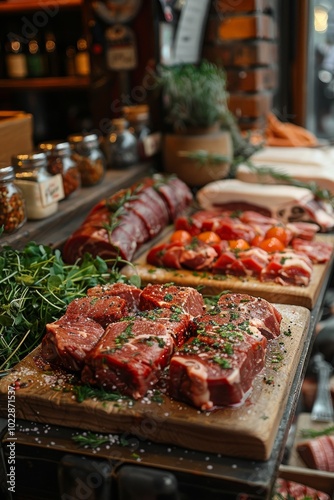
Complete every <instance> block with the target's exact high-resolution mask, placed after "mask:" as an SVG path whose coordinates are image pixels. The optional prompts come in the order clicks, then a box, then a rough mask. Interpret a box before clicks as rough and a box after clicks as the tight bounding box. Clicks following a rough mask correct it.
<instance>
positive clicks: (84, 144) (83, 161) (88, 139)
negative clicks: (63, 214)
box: [68, 134, 106, 187]
mask: <svg viewBox="0 0 334 500" xmlns="http://www.w3.org/2000/svg"><path fill="white" fill-rule="evenodd" d="M68 141H69V143H70V146H71V151H72V159H73V160H74V161H75V163H76V164H77V167H78V169H79V172H80V176H81V185H82V186H84V187H89V186H95V185H96V184H98V183H99V182H101V181H102V179H103V178H104V175H105V170H106V165H105V158H104V155H103V153H102V151H101V149H100V146H99V139H98V136H97V135H96V134H87V135H84V134H72V135H70V136H69V137H68Z"/></svg>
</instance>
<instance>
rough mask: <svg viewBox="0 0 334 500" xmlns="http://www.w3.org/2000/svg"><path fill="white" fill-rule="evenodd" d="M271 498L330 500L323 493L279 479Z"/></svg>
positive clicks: (280, 499) (275, 499) (274, 499)
mask: <svg viewBox="0 0 334 500" xmlns="http://www.w3.org/2000/svg"><path fill="white" fill-rule="evenodd" d="M272 498H273V500H306V499H308V500H330V496H329V495H327V493H324V492H323V491H319V490H316V489H315V488H311V487H309V486H306V485H304V484H300V483H297V482H296V481H288V480H287V479H283V478H280V477H279V478H277V479H276V482H275V486H274V491H273V497H272Z"/></svg>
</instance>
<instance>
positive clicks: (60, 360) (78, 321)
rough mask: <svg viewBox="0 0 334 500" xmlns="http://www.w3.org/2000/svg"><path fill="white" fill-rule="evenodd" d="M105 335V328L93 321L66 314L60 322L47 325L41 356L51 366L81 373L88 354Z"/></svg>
mask: <svg viewBox="0 0 334 500" xmlns="http://www.w3.org/2000/svg"><path fill="white" fill-rule="evenodd" d="M103 334H104V328H103V327H102V326H101V325H99V323H97V322H96V321H94V320H93V319H90V318H87V317H84V316H76V317H71V316H67V315H66V314H65V315H64V316H62V317H61V318H60V319H59V320H58V321H55V322H53V323H50V324H47V325H46V333H45V335H44V337H43V340H42V350H41V354H42V356H43V358H44V359H45V361H48V362H49V363H51V364H55V365H61V366H62V367H64V368H65V369H67V370H71V371H72V370H73V371H79V370H81V368H82V367H83V364H84V360H85V358H86V355H87V353H88V352H90V351H91V350H92V349H93V347H94V346H95V344H96V343H97V342H98V340H99V339H100V338H101V337H102V335H103Z"/></svg>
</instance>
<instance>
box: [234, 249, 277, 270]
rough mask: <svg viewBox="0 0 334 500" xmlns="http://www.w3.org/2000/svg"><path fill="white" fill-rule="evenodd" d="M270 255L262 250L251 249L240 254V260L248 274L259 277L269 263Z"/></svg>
mask: <svg viewBox="0 0 334 500" xmlns="http://www.w3.org/2000/svg"><path fill="white" fill-rule="evenodd" d="M269 258H270V257H269V254H268V253H267V252H266V251H265V250H262V249H261V248H250V249H249V250H243V251H241V252H238V259H240V261H241V262H242V264H243V265H244V266H245V269H246V274H248V275H250V276H258V275H259V274H260V273H261V271H262V269H263V268H264V267H265V266H266V265H267V264H268V262H269Z"/></svg>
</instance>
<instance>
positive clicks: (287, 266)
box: [260, 251, 313, 286]
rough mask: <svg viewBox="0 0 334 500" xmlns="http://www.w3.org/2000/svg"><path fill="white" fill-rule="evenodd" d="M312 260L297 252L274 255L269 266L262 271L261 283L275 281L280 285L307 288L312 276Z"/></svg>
mask: <svg viewBox="0 0 334 500" xmlns="http://www.w3.org/2000/svg"><path fill="white" fill-rule="evenodd" d="M312 270H313V265H312V262H311V260H310V259H309V258H308V257H307V256H306V255H302V254H297V253H296V252H289V251H286V252H279V253H276V254H273V255H272V257H271V260H270V262H269V264H268V265H267V266H266V267H265V268H264V269H263V270H262V272H261V274H260V281H274V282H275V283H278V284H280V285H296V286H307V285H308V284H309V283H310V280H311V276H312Z"/></svg>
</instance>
